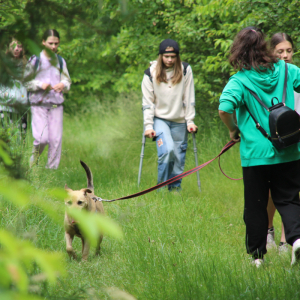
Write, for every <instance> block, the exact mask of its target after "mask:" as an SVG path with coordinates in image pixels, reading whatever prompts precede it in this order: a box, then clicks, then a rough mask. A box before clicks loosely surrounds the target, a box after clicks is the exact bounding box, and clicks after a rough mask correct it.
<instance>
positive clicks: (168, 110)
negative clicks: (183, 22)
mask: <svg viewBox="0 0 300 300" xmlns="http://www.w3.org/2000/svg"><path fill="white" fill-rule="evenodd" d="M142 92H143V112H144V127H145V132H144V135H145V136H146V137H148V138H155V140H156V147H157V155H158V179H157V182H158V183H160V182H163V181H166V180H168V179H170V178H173V177H175V176H177V175H179V174H181V173H182V172H183V170H184V164H185V155H186V149H187V133H188V132H192V131H194V132H196V131H197V126H196V125H195V124H194V117H195V90H194V79H193V72H192V68H191V66H190V65H188V64H186V63H182V62H181V59H180V55H179V46H178V43H177V42H175V41H174V40H171V39H166V40H164V41H163V42H161V44H160V46H159V56H158V59H157V61H155V62H153V63H152V64H151V67H150V68H149V69H148V70H146V71H145V75H144V78H143V81H142ZM168 189H169V190H170V191H171V190H180V189H181V180H177V181H175V182H174V183H172V184H169V186H168Z"/></svg>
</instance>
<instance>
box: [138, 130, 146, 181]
mask: <svg viewBox="0 0 300 300" xmlns="http://www.w3.org/2000/svg"><path fill="white" fill-rule="evenodd" d="M144 131H145V127H144V128H143V137H142V150H141V155H140V167H139V175H138V187H139V186H140V182H141V176H142V168H143V158H144V151H145V144H146V137H145V135H144Z"/></svg>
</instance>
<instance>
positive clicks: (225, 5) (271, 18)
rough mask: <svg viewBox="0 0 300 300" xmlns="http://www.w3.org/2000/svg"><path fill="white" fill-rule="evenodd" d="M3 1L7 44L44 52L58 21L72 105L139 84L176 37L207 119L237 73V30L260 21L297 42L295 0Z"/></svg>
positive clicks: (83, 106) (74, 108) (82, 105)
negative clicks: (165, 43)
mask: <svg viewBox="0 0 300 300" xmlns="http://www.w3.org/2000/svg"><path fill="white" fill-rule="evenodd" d="M6 2H7V3H6V4H4V5H2V6H1V7H0V13H3V14H0V15H1V16H2V17H1V20H0V31H1V32H3V33H4V34H3V35H2V36H1V39H0V45H2V46H3V47H2V48H4V45H5V41H7V40H8V39H9V38H10V37H11V36H12V35H15V36H16V37H18V38H19V39H20V40H21V41H24V42H25V44H26V45H27V48H28V51H27V52H28V54H29V55H30V54H32V53H36V52H38V51H39V49H40V48H38V47H37V46H38V45H41V39H42V38H41V36H42V33H43V31H44V30H45V29H47V28H53V27H55V28H57V29H58V30H59V32H60V33H61V46H60V48H59V53H60V54H61V55H62V56H63V57H64V58H65V59H66V61H67V64H68V68H69V71H70V74H71V78H72V81H73V85H72V89H71V91H70V93H69V95H67V96H66V97H67V101H66V103H65V106H66V110H67V111H68V112H71V111H73V112H75V111H77V110H78V109H81V110H87V107H90V106H89V105H87V104H89V103H96V102H99V101H114V99H115V98H116V95H117V94H118V93H120V92H129V91H132V90H136V91H139V90H140V83H141V81H142V76H143V70H145V69H146V68H147V67H148V65H149V61H151V60H154V59H155V58H156V56H157V49H158V45H159V43H160V42H161V41H162V40H163V39H165V38H173V39H175V40H177V41H178V42H179V44H180V46H181V53H182V54H181V56H182V58H183V60H184V61H187V62H189V63H190V64H191V66H192V68H193V73H194V78H195V87H196V98H197V101H196V105H197V107H196V109H197V113H198V114H200V115H201V118H203V119H206V120H209V119H211V118H213V117H215V114H216V107H217V103H218V99H219V96H220V94H221V91H222V89H223V87H224V85H225V84H226V82H227V81H228V79H229V77H230V76H231V75H232V74H234V72H235V71H234V70H233V69H232V68H231V66H230V65H229V64H228V61H227V58H228V50H229V48H230V46H231V43H232V40H233V38H234V36H235V35H236V33H237V32H238V31H239V30H240V29H242V28H243V27H246V26H249V25H256V26H259V27H261V28H262V29H263V31H264V32H265V33H266V35H267V36H268V37H270V36H271V35H272V34H274V33H275V32H279V31H281V32H283V31H284V32H287V33H289V34H290V35H291V36H292V38H293V39H294V41H295V44H296V47H297V48H298V47H299V46H300V38H299V37H298V31H299V24H298V23H299V16H298V10H297V7H298V4H299V1H298V0H289V1H284V0H280V1H271V2H270V1H267V0H262V1H242V0H220V1H216V0H188V1H141V0H119V1H117V0H113V1H111V0H101V1H99V0H89V1H81V0H69V1H62V0H45V1H39V0H14V1H12V0H9V1H6ZM295 62H296V63H298V58H297V57H296V59H295ZM4 73H5V72H4Z"/></svg>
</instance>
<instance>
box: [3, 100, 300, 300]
mask: <svg viewBox="0 0 300 300" xmlns="http://www.w3.org/2000/svg"><path fill="white" fill-rule="evenodd" d="M196 123H197V124H200V125H201V128H202V130H201V131H200V132H199V133H198V134H197V135H196V138H197V147H198V159H199V163H203V162H205V161H207V160H209V159H211V158H213V157H214V156H216V155H217V154H218V153H219V152H220V150H221V148H222V146H223V145H224V144H225V143H226V142H227V141H228V135H227V132H226V130H225V129H224V128H223V127H222V126H221V125H220V124H219V123H211V124H210V126H209V128H206V127H207V126H206V125H205V123H204V122H203V121H202V120H200V119H197V120H196ZM205 128H206V129H205ZM141 138H142V112H141V110H140V99H138V98H137V96H134V95H133V96H132V97H130V98H125V97H124V98H122V97H120V99H118V101H117V102H116V104H115V105H114V106H113V107H112V106H110V105H109V104H107V105H104V104H103V105H99V106H98V107H94V108H93V111H92V112H91V113H89V114H88V113H85V114H84V115H80V114H77V115H76V116H75V117H74V116H65V119H64V138H63V153H62V160H61V164H60V167H59V169H58V170H47V169H45V168H44V165H45V162H46V153H44V155H43V157H42V159H41V161H40V164H39V165H38V166H36V167H34V168H33V169H31V170H28V173H27V176H28V178H29V180H30V181H31V184H32V185H33V186H34V187H36V189H48V188H51V187H63V186H64V184H65V183H67V184H68V186H69V187H71V188H73V189H80V188H83V187H86V177H85V172H84V170H83V169H82V167H81V166H80V164H79V159H81V160H83V161H85V162H86V163H87V164H88V165H89V166H90V167H91V169H92V172H93V174H94V184H95V192H96V194H97V195H98V196H100V197H102V198H105V199H113V198H117V197H120V196H125V195H128V194H131V193H135V192H137V191H140V190H141V189H144V188H148V187H150V186H153V185H155V184H156V176H157V170H156V167H157V163H156V148H155V144H154V143H153V142H151V141H150V140H147V142H146V148H145V157H144V164H143V173H142V180H141V186H140V187H139V188H138V187H137V175H138V166H139V159H140V150H141ZM30 142H31V141H29V142H28V152H29V151H30V147H31V146H30ZM238 150H239V149H238V146H237V145H236V146H234V147H233V148H232V149H231V150H229V151H228V153H226V154H225V155H224V156H223V157H222V159H221V164H222V167H223V169H224V170H225V172H226V173H228V175H230V176H231V177H241V167H240V160H239V151H238ZM27 156H28V155H27ZM193 167H194V153H193V145H192V140H191V137H190V138H189V148H188V151H187V159H186V167H185V169H186V170H188V169H191V168H193ZM218 168H219V167H218V164H217V162H216V161H215V162H213V163H211V164H210V165H209V166H207V167H205V168H204V169H202V170H201V171H200V178H201V188H202V192H201V193H199V191H198V187H197V179H196V175H195V174H193V175H190V176H188V177H187V178H184V179H183V183H182V188H183V190H182V192H181V193H180V194H179V193H169V192H168V191H166V190H163V191H160V192H157V191H154V192H152V193H149V194H147V195H144V196H141V197H138V198H135V199H130V200H125V201H118V202H113V203H105V204H104V206H105V210H106V213H107V215H109V216H110V217H111V218H112V219H114V220H116V221H117V222H118V223H119V224H120V225H121V227H122V229H123V231H124V235H125V239H124V240H123V241H122V242H120V241H116V240H113V239H111V238H108V237H104V240H103V243H102V250H101V256H100V257H95V256H94V255H93V251H94V249H91V251H90V257H89V260H88V262H86V263H82V262H80V260H79V261H70V260H69V259H68V257H67V255H65V259H66V261H67V267H68V276H67V277H66V278H61V279H60V281H59V284H58V285H57V286H41V290H40V291H39V293H40V294H41V295H43V296H44V297H45V298H46V299H110V296H109V293H108V291H107V288H108V287H117V288H118V289H121V290H124V291H127V292H128V293H130V294H131V295H133V296H134V297H136V298H137V299H298V298H299V297H300V292H299V288H298V286H299V283H300V282H299V281H300V275H299V268H297V267H296V268H291V267H290V259H291V258H290V254H289V255H286V256H280V255H279V254H278V252H276V251H275V250H274V251H270V252H269V253H268V254H267V255H266V257H265V258H266V263H265V265H264V266H263V267H262V268H261V269H257V268H256V267H254V266H253V265H251V263H250V260H249V259H248V256H247V255H246V251H245V246H244V235H245V227H244V223H243V183H242V182H241V181H230V180H229V179H227V178H226V177H224V176H223V175H222V174H221V172H220V171H219V169H218ZM45 201H52V202H53V205H54V206H55V207H57V214H58V215H60V216H61V220H62V222H61V224H55V223H54V222H53V221H52V220H51V219H50V218H49V217H48V216H47V215H45V214H44V213H43V212H41V211H40V210H38V209H37V208H35V207H28V208H24V209H23V210H17V209H15V208H14V207H12V206H11V205H7V203H4V202H1V204H0V205H1V206H0V210H1V212H2V218H1V223H0V225H1V227H9V228H10V229H11V230H12V231H14V232H16V234H18V235H20V236H23V237H24V238H30V239H32V240H33V241H34V243H35V244H36V245H37V246H38V247H41V248H43V249H48V250H49V251H50V250H51V251H62V252H65V242H64V230H63V227H62V223H63V216H64V204H63V203H61V202H59V201H56V200H55V199H45ZM275 228H276V229H277V231H276V236H275V238H276V241H277V242H279V237H280V236H279V229H280V217H279V216H278V214H276V217H275ZM74 247H75V249H76V251H77V253H80V249H81V243H80V241H79V239H75V241H74ZM79 257H81V255H79ZM114 299H121V298H114Z"/></svg>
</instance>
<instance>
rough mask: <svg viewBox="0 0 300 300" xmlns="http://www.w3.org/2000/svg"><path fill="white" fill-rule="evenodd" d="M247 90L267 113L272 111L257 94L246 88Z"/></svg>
mask: <svg viewBox="0 0 300 300" xmlns="http://www.w3.org/2000/svg"><path fill="white" fill-rule="evenodd" d="M245 88H246V89H247V90H248V91H249V92H250V94H251V95H252V96H253V97H254V98H255V99H256V100H257V101H258V102H259V103H260V105H261V106H263V107H264V108H265V109H266V110H267V111H270V110H269V108H268V106H267V105H265V104H264V103H263V102H262V101H261V100H260V99H259V97H258V96H257V94H256V93H255V92H253V91H252V90H250V89H249V88H247V87H246V86H245Z"/></svg>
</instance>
